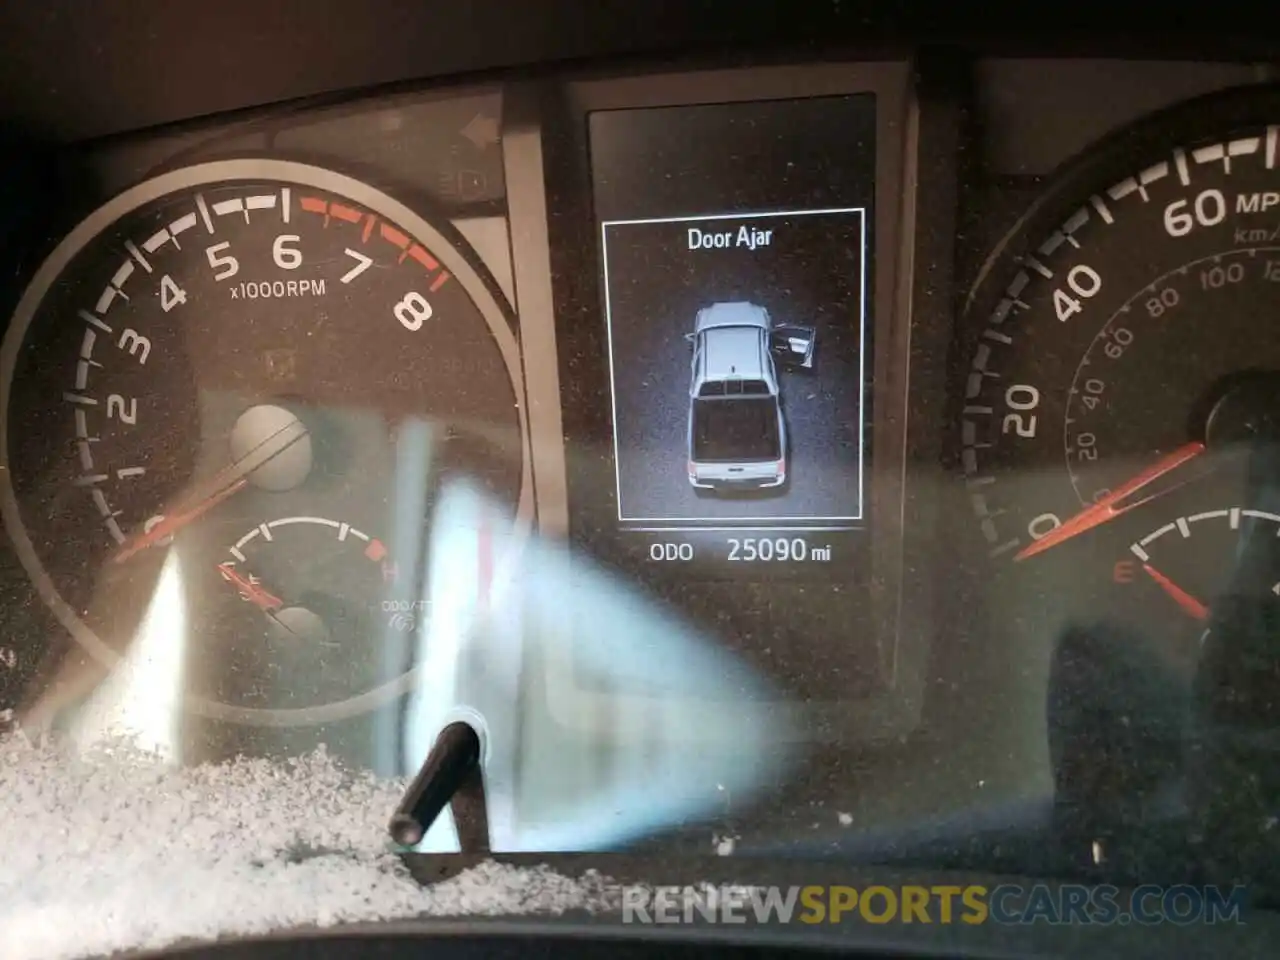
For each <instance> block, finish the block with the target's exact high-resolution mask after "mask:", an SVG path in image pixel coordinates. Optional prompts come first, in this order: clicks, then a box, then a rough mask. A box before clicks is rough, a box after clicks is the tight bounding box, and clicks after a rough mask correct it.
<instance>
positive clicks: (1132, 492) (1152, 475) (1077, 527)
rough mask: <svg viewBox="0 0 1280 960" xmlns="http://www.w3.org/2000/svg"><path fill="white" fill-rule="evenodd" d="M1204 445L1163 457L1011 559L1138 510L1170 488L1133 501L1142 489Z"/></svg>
mask: <svg viewBox="0 0 1280 960" xmlns="http://www.w3.org/2000/svg"><path fill="white" fill-rule="evenodd" d="M1204 451H1205V445H1204V444H1203V443H1202V442H1200V441H1198V440H1197V441H1195V442H1194V443H1188V444H1187V445H1186V446H1184V447H1179V448H1178V449H1177V450H1175V451H1173V453H1171V454H1169V455H1168V456H1166V457H1163V458H1162V459H1160V460H1159V461H1157V462H1156V463H1153V464H1152V465H1151V466H1149V467H1147V469H1145V470H1143V471H1142V472H1141V473H1140V474H1138V475H1137V476H1136V477H1133V478H1132V479H1130V480H1126V481H1125V482H1124V483H1122V484H1121V485H1120V486H1118V487H1116V489H1114V490H1112V491H1111V492H1110V493H1109V494H1107V495H1106V496H1105V497H1103V498H1102V499H1101V500H1099V501H1097V502H1096V503H1094V504H1091V505H1090V506H1087V507H1085V508H1084V509H1083V510H1081V511H1080V512H1079V513H1077V514H1076V515H1075V516H1074V517H1071V518H1070V519H1069V520H1067V521H1066V522H1064V523H1063V524H1062V526H1060V527H1057V528H1055V529H1053V530H1051V531H1049V532H1048V533H1046V534H1045V535H1044V536H1043V537H1041V538H1040V539H1039V540H1036V541H1034V542H1032V543H1029V544H1027V545H1026V546H1025V547H1023V548H1022V549H1021V550H1020V551H1018V553H1016V554H1014V557H1013V559H1014V560H1026V559H1027V558H1028V557H1034V556H1035V555H1036V554H1038V553H1044V551H1046V550H1048V549H1049V548H1050V547H1056V546H1057V545H1058V544H1060V543H1066V542H1067V541H1068V540H1070V539H1072V538H1073V537H1077V536H1079V535H1080V534H1082V533H1085V532H1087V531H1089V530H1092V529H1093V528H1094V527H1100V526H1102V525H1103V524H1104V523H1109V522H1110V521H1112V520H1114V519H1115V518H1116V517H1118V516H1121V515H1122V514H1125V513H1128V512H1129V511H1130V510H1132V509H1133V508H1134V507H1140V506H1142V505H1143V504H1144V503H1149V502H1150V501H1152V500H1154V499H1155V498H1156V497H1158V496H1160V495H1161V494H1163V493H1168V492H1169V490H1171V489H1174V488H1173V487H1167V488H1164V489H1161V490H1156V491H1150V492H1148V494H1147V496H1145V497H1142V498H1140V499H1133V498H1134V497H1135V496H1136V495H1137V494H1138V493H1141V492H1142V491H1143V490H1144V489H1145V488H1146V487H1148V486H1150V485H1151V484H1152V483H1154V482H1155V481H1157V480H1159V479H1160V478H1161V477H1165V476H1168V475H1169V474H1170V473H1172V472H1173V471H1175V470H1177V469H1178V468H1180V467H1182V466H1183V465H1184V464H1186V463H1189V462H1191V461H1192V460H1194V459H1195V458H1196V457H1198V456H1200V454H1202V453H1204Z"/></svg>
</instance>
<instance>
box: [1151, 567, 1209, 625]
mask: <svg viewBox="0 0 1280 960" xmlns="http://www.w3.org/2000/svg"><path fill="white" fill-rule="evenodd" d="M1142 569H1143V570H1145V571H1146V572H1147V576H1149V577H1150V578H1151V579H1152V580H1154V581H1155V582H1156V583H1157V584H1159V585H1160V589H1161V590H1163V591H1164V592H1165V593H1167V594H1168V595H1169V596H1170V598H1171V599H1172V600H1173V602H1174V603H1176V604H1177V605H1178V606H1180V607H1181V608H1182V611H1183V612H1184V613H1186V614H1187V615H1188V616H1192V617H1195V618H1196V619H1197V620H1208V619H1209V608H1208V607H1206V606H1205V605H1204V604H1203V603H1201V602H1200V601H1199V600H1197V599H1196V598H1195V597H1193V596H1192V595H1191V594H1189V593H1187V591H1185V590H1183V589H1182V588H1181V587H1180V586H1178V585H1177V584H1176V583H1174V582H1173V581H1172V580H1170V579H1169V578H1168V577H1166V576H1165V575H1164V574H1163V573H1161V572H1160V571H1159V570H1157V569H1156V568H1155V567H1153V566H1151V564H1149V563H1144V564H1143V565H1142Z"/></svg>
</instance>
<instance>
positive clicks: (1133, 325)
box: [960, 90, 1280, 561]
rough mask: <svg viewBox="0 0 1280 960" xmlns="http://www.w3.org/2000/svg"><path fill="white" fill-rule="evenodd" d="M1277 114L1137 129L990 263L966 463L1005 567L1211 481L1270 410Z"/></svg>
mask: <svg viewBox="0 0 1280 960" xmlns="http://www.w3.org/2000/svg"><path fill="white" fill-rule="evenodd" d="M1277 107H1280V104H1278V103H1277V98H1276V95H1275V93H1274V92H1272V91H1266V90H1250V91H1239V92H1234V93H1232V94H1229V95H1227V96H1225V97H1222V96H1219V97H1217V98H1213V99H1211V100H1206V101H1201V102H1197V103H1193V104H1191V105H1189V106H1187V107H1183V108H1180V109H1179V110H1177V111H1176V112H1174V113H1171V114H1168V115H1165V116H1162V117H1158V118H1156V119H1155V120H1153V121H1151V122H1149V123H1148V124H1146V125H1145V126H1143V127H1142V128H1141V129H1138V130H1135V131H1128V132H1126V133H1125V134H1124V135H1123V136H1121V137H1119V138H1117V139H1116V140H1114V141H1113V142H1111V143H1110V144H1107V145H1104V146H1103V147H1102V148H1100V149H1099V150H1097V151H1095V152H1093V153H1091V154H1090V155H1089V156H1088V157H1087V158H1086V159H1085V160H1084V161H1082V162H1080V163H1078V164H1076V165H1075V166H1074V167H1072V168H1071V169H1070V170H1068V171H1067V172H1066V173H1065V174H1064V175H1063V177H1062V178H1061V180H1060V182H1059V183H1058V184H1057V185H1056V186H1055V187H1054V188H1053V189H1052V190H1051V191H1050V193H1049V194H1048V195H1047V196H1046V197H1045V198H1044V199H1043V200H1042V201H1041V202H1040V203H1039V204H1038V205H1037V207H1036V209H1035V210H1033V211H1032V212H1031V213H1030V214H1029V215H1028V216H1027V217H1025V218H1024V219H1023V221H1022V222H1021V223H1020V224H1019V226H1018V228H1017V229H1016V230H1015V231H1014V233H1013V234H1011V235H1010V236H1009V237H1008V238H1006V240H1005V241H1004V242H1003V243H1002V244H1001V245H1000V248H999V250H998V252H997V255H995V256H993V258H992V259H991V260H990V261H989V263H988V264H987V266H986V268H985V269H984V274H983V279H982V281H981V282H980V284H979V285H978V287H977V288H976V289H975V291H974V293H973V294H972V295H971V297H970V301H969V320H970V323H971V329H974V330H975V335H976V343H975V344H974V345H973V348H972V353H971V357H970V363H969V369H968V372H967V375H966V378H965V381H964V384H963V387H962V389H963V403H962V413H961V424H960V428H961V447H962V453H961V462H962V465H963V469H964V473H965V475H966V481H967V484H968V488H969V497H970V502H971V505H972V508H973V510H974V512H975V514H976V519H977V520H978V522H979V525H980V529H981V532H982V535H983V537H984V539H985V541H986V543H987V549H988V552H989V553H990V555H991V556H992V557H993V558H995V559H996V560H998V561H1019V560H1026V559H1029V558H1030V557H1031V556H1034V555H1036V554H1037V553H1041V552H1043V551H1044V550H1046V549H1048V548H1049V547H1051V546H1055V545H1058V544H1061V543H1065V542H1066V541H1068V540H1071V539H1074V538H1075V537H1076V535H1077V534H1079V533H1081V532H1083V531H1085V530H1094V529H1097V528H1098V527H1100V526H1101V525H1102V523H1103V522H1110V520H1112V519H1115V518H1118V517H1120V516H1121V515H1123V514H1124V513H1126V512H1127V511H1128V510H1129V509H1131V508H1132V507H1133V506H1134V504H1135V502H1137V501H1140V500H1143V499H1145V498H1146V497H1149V496H1150V495H1152V492H1153V491H1154V490H1156V489H1157V488H1160V487H1161V486H1162V485H1163V486H1169V487H1173V486H1182V485H1183V483H1184V482H1186V481H1191V480H1198V478H1199V476H1200V474H1201V473H1203V472H1206V471H1205V466H1204V465H1205V463H1206V461H1207V459H1208V454H1211V453H1213V452H1214V451H1215V450H1220V449H1222V445H1221V441H1222V440H1223V439H1224V437H1228V436H1229V435H1231V434H1232V433H1233V430H1232V429H1228V426H1227V422H1226V421H1227V419H1230V420H1231V421H1232V422H1233V425H1234V427H1237V428H1240V429H1245V428H1246V427H1247V424H1248V423H1249V422H1250V421H1251V420H1257V419H1258V418H1259V417H1261V416H1262V415H1263V414H1264V413H1268V412H1269V407H1268V404H1269V403H1270V402H1271V400H1270V397H1271V393H1272V391H1270V390H1269V389H1267V387H1266V386H1265V384H1267V383H1269V382H1270V380H1271V378H1272V377H1273V376H1277V375H1280V373H1277V372H1280V340H1277V339H1276V337H1275V336H1274V335H1273V332H1272V331H1271V324H1272V321H1273V318H1274V317H1275V316H1277V315H1280V126H1277V125H1276V124H1277V123H1280V109H1277ZM1273 121H1274V122H1273ZM1263 408H1267V409H1265V410H1264V409H1263ZM1228 411H1229V413H1228ZM1215 417H1216V420H1215ZM1224 418H1226V419H1224ZM1215 422H1216V423H1217V425H1218V429H1217V430H1216V434H1217V436H1216V437H1215V435H1214V434H1215V430H1213V429H1211V427H1212V425H1213V424H1214V423H1215ZM1235 432H1237V433H1238V430H1237V431H1235ZM1215 439H1216V440H1217V441H1219V442H1218V443H1217V444H1216V446H1215V443H1214V441H1215ZM1242 506H1245V507H1247V505H1242ZM1228 508H1229V507H1228ZM1082 514H1083V516H1082ZM1103 518H1105V520H1104V519H1103ZM1142 552H1143V551H1142V548H1141V545H1140V544H1139V549H1138V551H1136V552H1135V551H1129V552H1128V554H1127V556H1128V558H1129V559H1132V560H1138V561H1141V560H1142V556H1141V554H1142Z"/></svg>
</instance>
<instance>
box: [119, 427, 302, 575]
mask: <svg viewBox="0 0 1280 960" xmlns="http://www.w3.org/2000/svg"><path fill="white" fill-rule="evenodd" d="M306 437H307V428H306V427H304V426H303V425H302V423H301V422H300V421H298V420H292V421H290V422H289V423H286V424H285V425H284V426H283V427H280V428H279V429H277V430H275V431H273V432H272V433H271V434H269V435H268V436H266V437H264V438H263V439H262V440H261V441H260V442H258V443H257V444H255V445H254V446H253V447H252V448H251V449H250V450H249V451H248V452H247V453H245V455H244V456H242V457H241V458H240V459H239V460H236V461H235V462H234V463H232V464H230V465H229V466H227V467H225V468H223V469H222V470H220V471H218V473H216V474H215V475H214V476H212V477H211V478H209V479H208V480H207V481H205V482H203V483H201V484H200V485H199V486H198V487H197V489H196V491H195V492H194V493H193V494H191V496H190V497H189V498H188V501H187V504H185V505H183V506H182V507H180V508H178V509H177V510H175V511H173V512H172V513H171V514H169V515H168V516H166V517H165V518H164V519H163V520H161V521H160V522H159V523H157V524H156V525H155V526H153V527H152V528H151V529H150V530H145V531H143V532H142V533H139V534H138V535H137V536H136V537H134V538H133V539H132V540H131V541H129V542H128V543H126V544H125V545H124V546H122V547H121V548H120V549H119V550H118V551H117V552H116V555H115V557H114V562H116V563H123V562H124V561H126V560H128V559H129V558H130V557H132V556H134V555H135V554H137V553H139V552H141V551H143V550H146V549H147V548H148V547H153V546H155V545H156V544H157V543H159V542H160V541H161V540H164V539H165V538H166V537H171V536H173V535H174V534H175V533H177V532H178V531H179V530H181V529H182V528H183V527H185V526H187V525H188V524H189V523H191V522H192V521H194V520H197V519H199V518H200V517H202V516H203V515H204V514H206V513H208V512H209V511H210V510H212V509H213V508H214V507H216V506H217V505H218V504H220V503H221V502H222V501H224V500H226V499H227V498H228V497H230V496H231V495H232V494H235V493H238V492H239V491H241V490H243V489H244V488H245V487H246V486H248V485H249V477H250V475H251V474H252V473H253V472H254V471H255V470H257V469H259V468H260V467H263V466H265V465H266V464H267V463H269V462H271V461H272V460H274V459H275V458H276V457H278V456H279V455H280V454H282V453H284V452H285V451H286V450H288V449H289V448H290V447H292V446H293V445H294V444H295V443H298V442H300V441H302V440H304V439H305V438H306Z"/></svg>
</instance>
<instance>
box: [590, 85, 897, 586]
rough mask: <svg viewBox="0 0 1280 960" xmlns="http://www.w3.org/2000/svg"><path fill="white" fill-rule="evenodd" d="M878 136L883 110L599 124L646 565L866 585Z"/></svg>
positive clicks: (607, 265)
mask: <svg viewBox="0 0 1280 960" xmlns="http://www.w3.org/2000/svg"><path fill="white" fill-rule="evenodd" d="M806 115H812V116H806ZM842 118H843V122H842ZM806 121H808V122H806ZM851 121H852V122H851ZM873 129H874V101H873V100H872V98H871V97H869V96H856V97H840V98H824V99H819V100H810V101H775V102H767V103H748V104H727V105H717V106H696V107H679V108H665V109H656V110H642V111H634V110H632V111H625V112H618V113H597V114H593V115H592V117H591V134H592V148H593V161H594V163H593V171H594V179H595V187H596V213H597V223H598V226H599V255H600V262H601V279H602V288H603V298H604V304H603V306H604V317H605V323H606V325H607V347H608V365H609V387H610V402H611V416H612V440H613V467H614V478H613V479H614V486H615V490H614V505H615V507H616V511H615V512H616V524H617V526H616V536H617V537H618V541H619V547H620V548H621V550H622V552H623V554H625V556H626V558H627V560H628V561H629V562H631V563H639V564H648V565H654V566H661V567H668V568H674V569H678V570H680V571H681V572H682V573H684V574H686V575H688V574H692V575H695V576H702V577H713V578H738V577H746V578H750V579H756V580H759V579H773V578H776V577H794V576H801V577H815V576H816V577H820V578H826V577H835V578H841V579H847V577H848V573H849V570H850V565H851V564H853V563H855V562H856V560H857V558H858V556H859V555H860V554H862V553H863V552H864V551H865V541H866V533H867V527H868V510H867V499H868V490H867V487H868V465H869V463H870V457H871V449H870V448H871V445H870V396H871V392H870V383H869V381H870V377H871V374H872V370H873V364H872V354H871V339H872V334H871V318H870V316H869V306H868V304H869V290H868V286H869V270H870V260H871V253H870V250H871V247H870V243H871V238H870V232H871V231H870V222H871V221H870V213H871V203H872V198H873V192H874V191H873V179H872V173H873V170H874V150H873V136H872V134H873ZM627 145H630V146H631V147H633V148H634V149H635V150H637V151H639V153H640V155H639V156H637V155H636V154H635V153H632V154H631V155H630V156H627V155H626V153H625V151H626V147H627ZM655 154H656V156H655ZM613 160H617V161H618V163H617V164H615V163H613V162H612V161H613ZM766 568H767V571H766Z"/></svg>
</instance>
